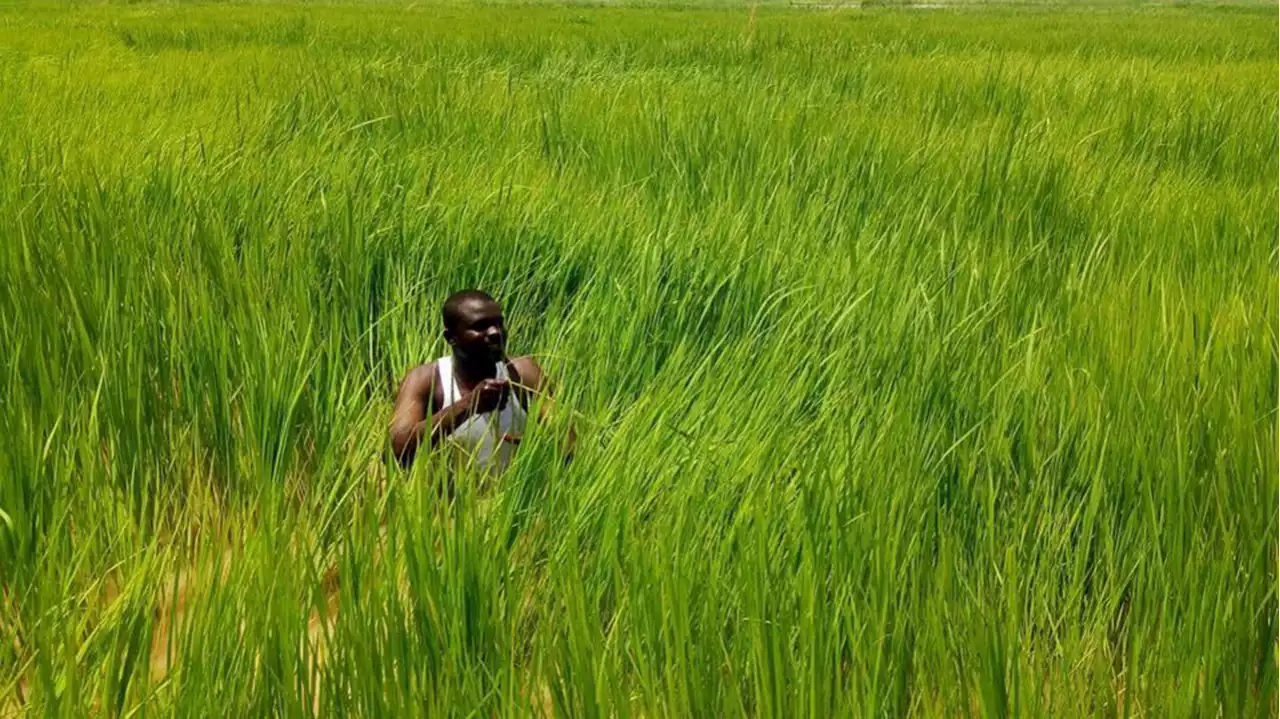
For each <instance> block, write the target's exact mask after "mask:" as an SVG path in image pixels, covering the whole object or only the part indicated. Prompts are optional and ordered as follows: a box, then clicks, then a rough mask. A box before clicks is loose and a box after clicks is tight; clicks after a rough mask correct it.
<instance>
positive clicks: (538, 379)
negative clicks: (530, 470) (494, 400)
mask: <svg viewBox="0 0 1280 719" xmlns="http://www.w3.org/2000/svg"><path fill="white" fill-rule="evenodd" d="M510 368H511V369H512V370H513V372H512V378H511V379H512V382H513V383H514V384H515V391H516V392H517V396H518V397H519V398H520V400H521V402H523V403H524V406H525V407H529V406H530V404H531V401H532V400H533V399H534V398H535V397H536V398H537V400H538V417H537V419H538V422H539V423H543V424H545V423H546V421H547V418H548V417H550V416H551V412H552V407H553V406H554V404H555V403H554V401H553V400H552V398H551V392H550V387H549V386H548V385H549V383H548V382H547V378H546V376H545V375H544V374H543V372H542V367H541V366H539V365H538V362H537V360H535V359H534V358H532V357H528V356H525V357H516V358H515V359H512V360H510ZM565 440H566V442H565V448H564V449H565V455H566V456H572V455H573V450H574V446H575V444H576V443H577V436H576V435H575V434H574V431H573V426H572V425H569V427H568V435H567V437H566V438H565Z"/></svg>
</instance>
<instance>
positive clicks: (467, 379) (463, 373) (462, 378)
mask: <svg viewBox="0 0 1280 719" xmlns="http://www.w3.org/2000/svg"><path fill="white" fill-rule="evenodd" d="M453 373H454V375H455V376H456V377H457V379H458V381H459V382H461V383H462V384H465V385H468V386H473V385H476V384H479V383H480V382H482V381H483V380H487V379H492V378H493V377H496V376H497V374H498V372H497V366H496V364H495V363H494V362H492V361H490V360H488V359H481V360H465V359H463V358H461V357H459V356H458V355H456V354H455V355H454V356H453Z"/></svg>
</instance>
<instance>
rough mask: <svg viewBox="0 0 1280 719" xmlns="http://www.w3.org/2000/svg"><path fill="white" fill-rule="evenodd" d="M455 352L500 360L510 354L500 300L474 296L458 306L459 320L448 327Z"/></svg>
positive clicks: (447, 335) (466, 355)
mask: <svg viewBox="0 0 1280 719" xmlns="http://www.w3.org/2000/svg"><path fill="white" fill-rule="evenodd" d="M444 338H445V339H446V340H447V341H448V342H449V345H450V346H451V347H453V351H454V354H456V355H458V357H460V358H462V359H467V360H474V361H479V360H489V361H492V362H500V361H502V359H503V358H504V357H505V356H506V348H507V332H506V328H505V327H504V326H503V324H502V308H501V307H499V306H498V303H496V302H491V301H489V300H484V299H473V300H468V301H466V302H464V303H462V306H461V307H459V308H458V322H457V325H456V326H455V327H454V328H453V329H452V330H448V329H446V330H445V333H444Z"/></svg>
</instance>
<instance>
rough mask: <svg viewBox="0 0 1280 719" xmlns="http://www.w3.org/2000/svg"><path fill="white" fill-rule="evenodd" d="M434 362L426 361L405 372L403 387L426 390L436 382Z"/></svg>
mask: <svg viewBox="0 0 1280 719" xmlns="http://www.w3.org/2000/svg"><path fill="white" fill-rule="evenodd" d="M436 374H437V373H436V363H435V362H427V363H425V364H420V365H418V366H417V367H414V368H413V369H411V370H409V371H408V372H407V373H405V376H404V382H403V383H402V386H403V387H406V388H413V389H416V390H418V391H420V392H421V391H426V390H428V389H431V388H432V387H434V386H435V384H436Z"/></svg>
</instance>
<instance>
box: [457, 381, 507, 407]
mask: <svg viewBox="0 0 1280 719" xmlns="http://www.w3.org/2000/svg"><path fill="white" fill-rule="evenodd" d="M510 396H511V383H510V382H508V381H506V380H504V379H487V380H484V381H482V382H480V384H478V385H476V386H475V388H474V389H472V390H471V393H470V394H468V395H467V397H466V402H467V404H469V405H470V406H471V411H472V412H474V413H475V414H486V413H488V412H492V411H494V410H495V409H500V408H502V407H505V406H506V404H507V398H508V397H510Z"/></svg>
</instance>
